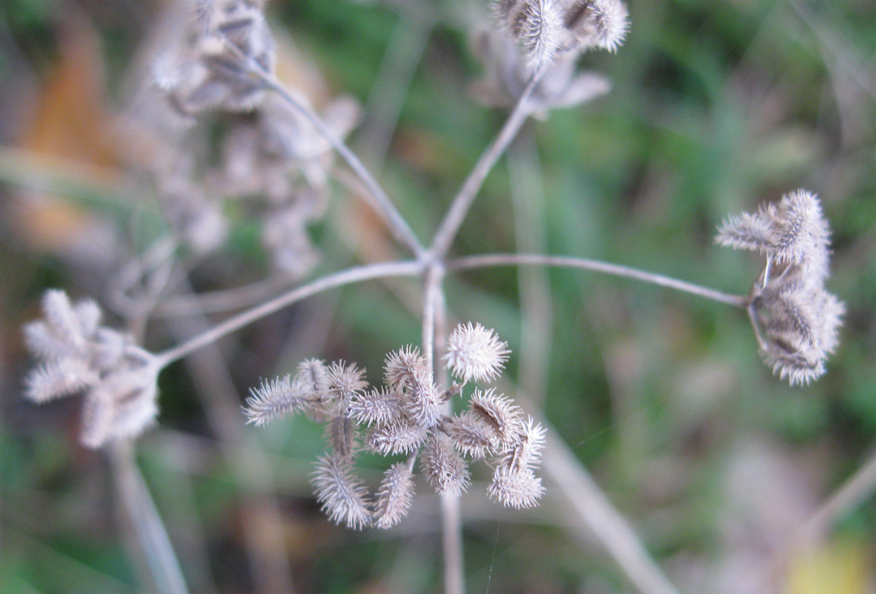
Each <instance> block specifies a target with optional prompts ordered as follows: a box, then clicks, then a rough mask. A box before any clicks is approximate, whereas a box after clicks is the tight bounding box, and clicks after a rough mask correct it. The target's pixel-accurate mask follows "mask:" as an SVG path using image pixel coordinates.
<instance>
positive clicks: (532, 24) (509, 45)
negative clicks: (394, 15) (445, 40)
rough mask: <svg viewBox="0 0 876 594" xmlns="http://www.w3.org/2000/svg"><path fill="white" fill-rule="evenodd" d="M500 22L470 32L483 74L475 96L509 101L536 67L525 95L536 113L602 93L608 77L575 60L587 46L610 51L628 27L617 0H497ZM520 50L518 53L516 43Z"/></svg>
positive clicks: (485, 100) (492, 101) (494, 103)
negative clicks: (536, 75)
mask: <svg viewBox="0 0 876 594" xmlns="http://www.w3.org/2000/svg"><path fill="white" fill-rule="evenodd" d="M493 5H494V9H495V10H494V11H495V13H496V16H497V18H498V20H499V23H500V25H501V26H500V27H499V28H498V29H496V28H489V29H485V30H482V31H479V32H478V33H476V34H475V39H474V46H475V53H476V54H477V55H478V57H479V58H480V60H481V61H482V62H483V63H484V66H485V74H484V77H483V79H482V80H481V81H480V82H479V83H478V84H477V85H476V86H475V92H476V94H477V96H478V98H479V99H480V100H481V101H482V102H483V103H485V104H487V105H490V106H496V107H510V106H513V105H514V104H515V103H516V102H517V99H518V98H519V97H520V96H521V95H522V93H523V90H524V89H525V88H526V86H527V84H528V83H529V82H530V80H531V79H532V77H533V74H534V73H535V72H539V78H538V81H537V83H536V86H535V88H534V89H533V91H532V94H531V96H530V98H529V105H528V107H529V109H530V111H531V112H532V113H534V114H535V115H537V116H543V114H545V113H546V112H547V111H548V110H550V109H555V108H562V107H572V106H575V105H579V104H581V103H584V102H586V101H589V100H591V99H593V98H595V97H598V96H600V95H603V94H605V93H607V92H608V90H609V88H610V86H611V85H610V84H609V82H608V81H607V80H606V79H605V78H604V77H602V76H600V75H598V74H596V73H593V72H580V73H579V72H578V71H577V68H576V63H577V60H578V57H579V56H580V55H581V53H582V52H585V51H588V50H590V49H605V50H608V51H612V52H614V51H616V50H617V48H618V47H619V46H620V45H621V43H623V39H624V37H625V35H626V32H627V28H628V26H629V22H628V15H627V10H626V8H625V7H624V4H623V3H622V2H620V1H619V0H585V1H578V2H571V1H568V0H497V1H495V2H494V3H493ZM521 46H522V47H523V50H524V53H523V54H522V55H521V52H520V47H521Z"/></svg>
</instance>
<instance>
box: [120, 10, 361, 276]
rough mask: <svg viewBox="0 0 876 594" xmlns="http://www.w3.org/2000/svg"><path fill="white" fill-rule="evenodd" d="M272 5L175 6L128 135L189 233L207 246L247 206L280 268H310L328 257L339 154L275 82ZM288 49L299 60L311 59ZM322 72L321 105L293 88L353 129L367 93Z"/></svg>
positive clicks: (335, 129) (202, 249)
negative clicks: (317, 231)
mask: <svg viewBox="0 0 876 594" xmlns="http://www.w3.org/2000/svg"><path fill="white" fill-rule="evenodd" d="M263 4H264V2H262V1H255V0H189V1H187V2H179V3H172V4H171V5H169V6H168V8H167V11H166V12H167V13H168V14H167V16H166V17H165V18H163V19H161V20H160V21H159V23H158V25H157V26H156V28H155V31H154V32H153V34H152V36H151V43H149V44H148V45H149V48H151V49H148V50H147V51H146V52H145V53H146V58H145V60H144V61H148V62H149V63H150V64H151V68H150V71H149V77H148V78H149V80H148V84H143V86H142V88H141V89H140V90H139V91H138V93H137V94H136V95H135V96H134V97H133V98H132V101H131V109H130V114H129V116H130V117H128V118H126V120H125V122H126V124H127V126H128V130H127V131H128V132H130V133H126V134H125V135H124V139H125V140H127V142H128V145H129V149H130V152H131V153H132V157H133V158H134V159H135V160H136V163H137V164H138V165H144V166H145V167H146V168H147V170H148V171H149V173H150V177H151V179H152V180H153V182H154V184H155V187H156V191H157V194H158V196H159V198H160V200H161V203H162V205H163V207H164V211H165V214H166V218H167V219H168V222H169V224H170V228H171V232H172V233H173V234H174V235H175V236H176V237H177V238H178V239H179V240H180V242H182V243H184V244H186V245H187V247H189V248H192V249H193V250H194V251H195V252H196V253H197V254H202V255H203V254H208V253H210V252H212V251H214V250H216V249H218V248H219V247H220V246H221V245H222V243H223V242H224V240H225V238H226V236H227V228H228V226H229V225H228V221H227V220H226V214H228V213H235V214H240V213H245V214H246V215H247V216H252V217H253V218H257V219H259V221H260V229H261V239H262V244H263V246H264V247H265V250H266V252H267V253H268V254H269V256H270V258H271V261H272V263H273V265H274V267H275V269H276V270H277V271H278V272H279V273H281V274H284V275H286V276H289V277H292V278H300V277H301V276H304V275H305V274H307V273H308V272H309V271H310V270H311V269H312V268H313V266H314V265H315V264H316V262H317V259H318V254H317V251H316V250H315V248H314V247H313V245H312V243H311V240H310V237H309V235H308V225H311V224H313V223H314V222H315V221H317V220H319V219H320V218H322V217H323V216H324V214H325V208H326V203H327V200H328V194H329V190H330V188H329V181H330V177H331V171H332V167H333V164H334V163H333V154H332V147H331V145H330V143H329V142H328V141H327V140H326V138H325V137H324V136H323V134H321V133H320V132H319V131H318V130H317V129H316V127H315V126H314V125H313V124H312V123H311V121H310V120H309V119H308V117H306V116H305V115H304V114H303V113H302V112H301V111H300V110H299V109H298V108H297V107H295V106H293V105H291V104H290V102H289V101H287V100H286V99H284V98H283V97H281V96H280V95H279V94H277V93H274V92H271V91H269V90H268V86H267V85H266V84H265V77H266V76H267V77H271V76H273V70H274V68H275V64H276V62H277V61H278V56H277V54H278V53H279V51H278V48H277V47H276V46H275V43H274V41H273V39H272V37H271V33H270V30H269V28H268V25H267V21H266V19H265V16H264V14H263ZM283 47H284V49H285V52H284V55H285V56H287V57H288V61H290V62H291V61H293V60H294V61H298V62H300V61H302V60H303V58H301V57H300V56H296V55H295V52H294V50H293V49H291V46H290V45H288V44H286V45H284V46H283ZM311 78H312V79H313V81H316V82H313V81H312V83H311V85H310V87H309V88H308V92H309V93H311V94H313V95H315V96H317V97H319V99H320V100H319V105H318V106H311V102H310V101H309V99H308V98H307V97H305V96H304V94H303V93H299V92H297V91H291V90H290V91H289V94H290V95H291V96H293V97H294V99H295V101H297V102H298V103H299V104H300V106H303V107H304V109H307V110H310V111H312V112H313V113H317V112H318V113H319V117H320V118H321V119H322V120H323V122H324V123H325V125H326V128H327V129H328V130H329V131H330V132H331V134H332V135H333V136H334V137H336V138H338V139H343V138H345V137H346V136H347V135H348V134H349V133H350V132H351V131H352V130H353V128H354V127H355V126H356V124H357V123H358V121H359V117H360V109H359V105H358V103H357V102H356V101H355V100H353V99H351V98H349V97H339V98H335V99H331V100H329V99H327V95H328V93H327V91H326V90H325V89H321V88H320V85H319V84H318V79H319V77H318V75H314V76H312V77H311ZM324 96H325V97H324ZM317 107H318V108H317Z"/></svg>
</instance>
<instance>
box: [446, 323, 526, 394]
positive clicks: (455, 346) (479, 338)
mask: <svg viewBox="0 0 876 594" xmlns="http://www.w3.org/2000/svg"><path fill="white" fill-rule="evenodd" d="M510 353H511V351H509V350H508V343H507V342H503V341H501V340H499V337H498V336H496V333H495V331H493V330H488V329H486V328H484V327H483V326H482V325H480V324H474V325H472V323H471V322H469V323H467V324H460V325H459V326H457V327H456V329H455V330H454V331H453V332H452V333H451V334H450V337H449V338H448V339H447V347H446V350H445V353H444V364H445V367H446V368H447V369H449V370H450V372H451V373H452V374H453V375H454V376H456V377H458V378H460V379H462V380H463V381H464V382H468V381H470V380H472V379H474V380H477V381H484V380H492V379H495V378H496V377H497V376H498V375H499V373H500V372H501V371H502V368H503V367H504V366H505V362H506V361H507V360H508V355H509V354H510Z"/></svg>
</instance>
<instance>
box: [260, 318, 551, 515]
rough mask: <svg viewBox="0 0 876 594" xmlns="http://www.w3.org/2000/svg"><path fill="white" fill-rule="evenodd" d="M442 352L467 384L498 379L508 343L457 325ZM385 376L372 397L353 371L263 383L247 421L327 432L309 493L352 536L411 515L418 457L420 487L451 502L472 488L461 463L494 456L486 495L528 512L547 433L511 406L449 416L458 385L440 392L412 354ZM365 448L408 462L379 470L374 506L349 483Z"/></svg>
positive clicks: (405, 351) (474, 406) (311, 365)
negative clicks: (299, 422) (293, 418)
mask: <svg viewBox="0 0 876 594" xmlns="http://www.w3.org/2000/svg"><path fill="white" fill-rule="evenodd" d="M449 345H450V346H449V347H448V353H449V355H448V363H449V365H450V366H451V368H452V369H454V370H455V373H457V375H459V376H460V377H463V378H464V379H465V380H466V381H467V380H468V379H471V378H475V379H483V378H493V377H495V376H496V375H497V374H498V373H499V372H500V370H501V368H502V365H503V364H504V362H505V361H506V360H507V358H508V352H509V351H508V350H507V344H505V343H504V342H501V341H500V340H499V339H498V337H497V336H496V335H495V333H494V332H493V331H492V330H487V329H485V328H484V327H483V326H481V325H480V324H478V325H476V326H475V325H472V324H467V325H462V326H459V327H458V328H457V329H456V331H455V332H454V333H453V335H452V336H451V338H450V340H449ZM384 371H385V380H386V385H384V386H380V387H377V388H369V386H368V384H367V382H366V381H365V380H364V371H363V370H360V369H359V368H357V367H356V366H355V365H351V364H346V363H332V364H330V365H326V364H325V363H324V362H322V361H316V360H308V361H305V362H304V363H303V364H302V365H300V366H299V371H298V374H297V375H296V376H295V377H294V378H291V377H290V376H286V377H283V378H278V379H276V380H274V381H270V382H263V383H262V385H261V386H260V387H259V388H257V389H255V390H253V394H252V396H251V397H250V398H249V399H248V400H247V405H246V408H245V414H246V415H247V416H248V417H249V421H250V422H251V423H254V424H256V425H263V424H264V423H266V422H268V421H270V420H273V419H275V418H277V417H278V416H281V415H285V414H295V413H298V412H304V413H306V414H308V415H309V416H311V418H314V419H316V420H318V421H320V422H325V423H326V425H327V426H326V431H325V435H326V441H327V442H328V445H329V448H328V449H329V453H328V455H327V456H325V457H323V458H320V460H319V463H318V464H317V469H316V471H315V473H314V479H313V484H314V486H315V487H316V493H317V499H318V500H319V501H320V502H321V503H322V505H323V508H324V509H325V511H326V513H328V515H329V517H330V518H331V519H332V520H334V521H336V522H343V523H346V524H347V525H348V526H352V527H355V528H361V527H363V526H366V525H369V523H373V525H374V526H376V527H378V528H389V527H390V526H393V525H395V524H396V523H397V522H398V521H399V520H400V519H401V518H402V517H403V516H404V515H405V514H406V513H407V511H408V509H409V507H410V503H411V499H412V497H413V494H414V487H413V469H414V466H415V463H416V459H417V458H418V457H419V459H420V468H421V469H422V472H423V475H424V477H425V478H426V481H427V482H428V483H429V484H430V485H431V486H432V487H433V488H434V489H435V490H436V491H438V492H439V493H442V494H447V495H453V496H457V495H459V494H461V493H462V492H464V491H465V490H466V489H467V488H468V486H469V470H468V463H467V462H466V460H465V459H464V458H463V456H468V457H470V458H472V459H475V460H483V459H486V458H490V457H491V458H493V462H494V463H495V464H496V465H497V466H501V467H503V468H505V469H506V470H503V471H501V472H500V474H499V475H497V476H500V477H501V478H500V480H499V482H498V483H497V484H496V485H495V486H494V487H491V489H492V491H491V495H490V496H491V497H492V498H493V499H498V500H499V501H502V502H504V503H506V504H507V505H516V506H517V507H525V506H529V505H534V504H535V502H536V501H537V499H538V498H539V497H540V495H541V492H542V490H543V489H542V488H541V481H540V480H539V479H538V478H537V477H536V476H535V474H534V472H533V471H534V469H535V467H536V466H537V465H538V452H539V449H540V447H541V444H542V443H543V441H544V430H543V429H542V428H541V427H540V426H538V425H535V424H533V422H532V420H531V419H530V420H529V421H528V422H527V423H524V422H523V421H522V417H523V413H522V411H521V410H520V408H519V407H518V406H516V405H515V404H514V403H513V402H512V401H511V400H510V399H509V398H507V397H505V396H504V395H502V394H498V393H496V391H495V390H486V391H481V390H475V391H474V393H473V394H472V396H471V398H470V401H469V407H468V409H466V410H464V411H463V412H461V413H460V414H458V415H452V416H451V415H448V414H447V413H446V412H445V407H444V403H445V402H447V400H449V399H450V398H452V397H453V396H456V395H460V394H461V392H462V386H459V385H456V384H454V385H453V386H451V387H450V388H448V389H447V390H442V389H440V388H439V387H438V386H437V385H436V384H435V383H434V380H433V376H432V370H431V369H430V366H429V363H428V362H427V361H426V359H425V358H424V357H422V356H421V355H420V351H419V349H417V348H416V347H413V346H410V345H409V346H406V347H404V348H402V349H399V350H397V351H394V352H392V353H390V354H389V355H388V356H387V357H386V365H385V370H384ZM360 435H361V446H360ZM363 449H364V450H367V451H369V452H372V453H375V454H381V455H384V456H397V455H406V456H407V460H406V461H405V462H400V463H396V464H394V465H393V466H391V467H390V468H389V469H388V470H387V471H386V473H385V474H384V478H383V481H382V482H381V483H380V485H379V487H378V489H377V492H376V499H375V501H374V503H373V505H372V504H371V503H370V501H369V498H368V493H367V489H366V488H365V486H364V484H363V483H362V481H360V480H359V479H357V478H356V477H355V474H354V465H355V459H356V456H357V455H358V454H359V453H360V450H363ZM494 491H495V493H494Z"/></svg>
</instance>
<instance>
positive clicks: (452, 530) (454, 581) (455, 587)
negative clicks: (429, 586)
mask: <svg viewBox="0 0 876 594" xmlns="http://www.w3.org/2000/svg"><path fill="white" fill-rule="evenodd" d="M441 522H442V526H441V528H442V530H441V534H442V542H443V546H444V594H464V593H465V575H464V572H463V570H462V569H463V564H462V515H461V514H460V512H459V496H458V495H446V494H445V495H442V496H441Z"/></svg>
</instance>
